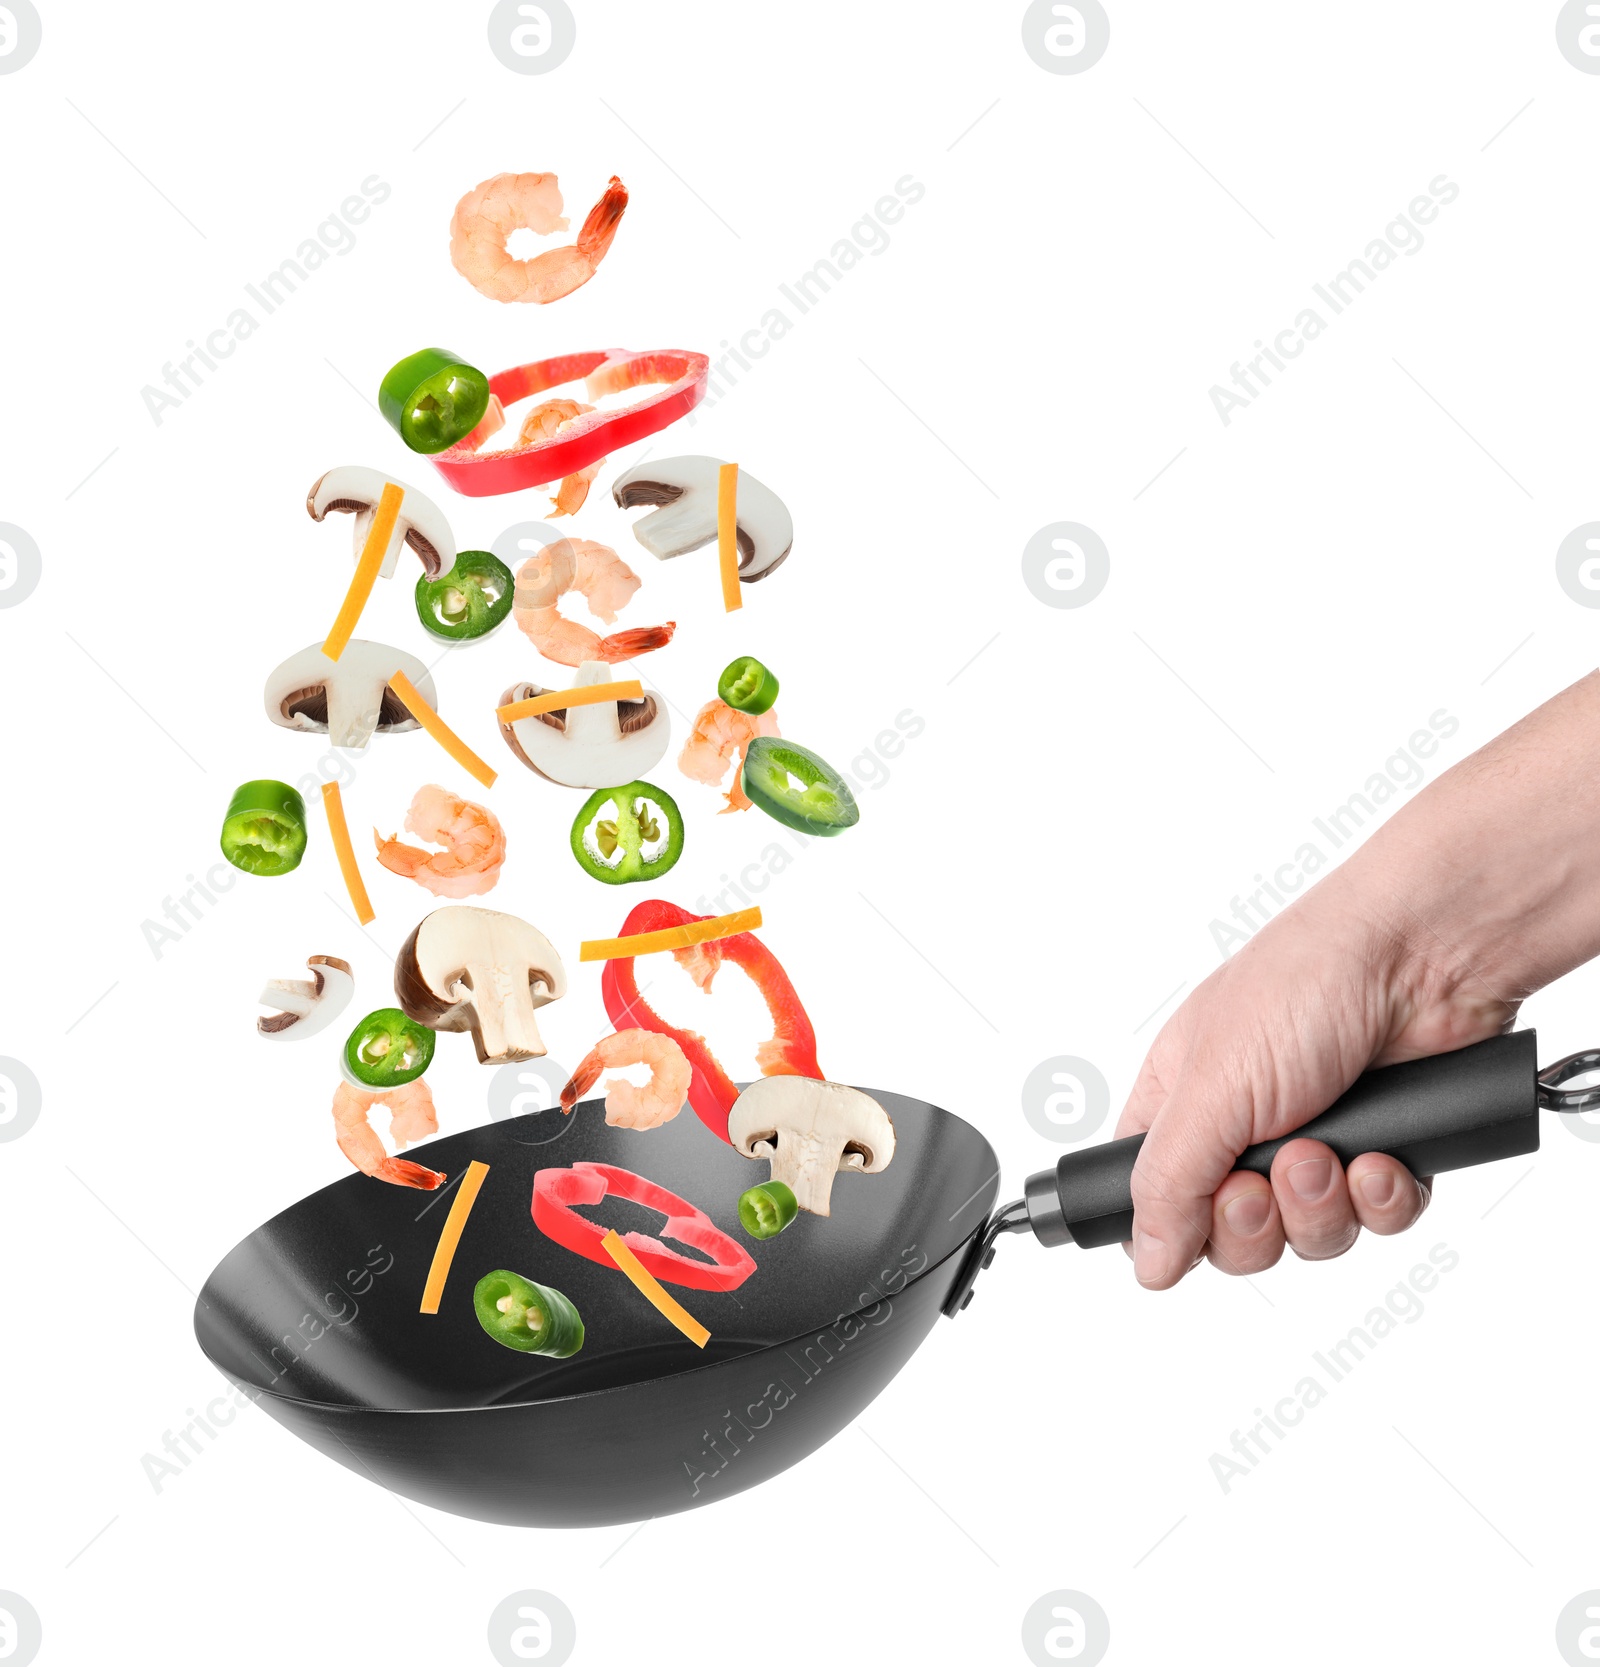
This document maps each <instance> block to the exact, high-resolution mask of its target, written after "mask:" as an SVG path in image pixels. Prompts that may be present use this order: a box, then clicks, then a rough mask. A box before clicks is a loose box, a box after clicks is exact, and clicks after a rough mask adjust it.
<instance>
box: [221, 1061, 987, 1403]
mask: <svg viewBox="0 0 1600 1667" xmlns="http://www.w3.org/2000/svg"><path fill="white" fill-rule="evenodd" d="M865 1092H867V1093H869V1094H871V1095H872V1096H873V1098H874V1099H876V1100H877V1101H878V1102H879V1103H880V1104H881V1105H882V1106H883V1108H884V1109H885V1111H887V1112H888V1114H889V1116H890V1117H891V1118H892V1119H893V1121H894V1125H895V1137H896V1148H895V1156H894V1160H893V1162H892V1163H890V1165H889V1167H888V1168H887V1169H886V1170H884V1171H883V1172H882V1173H880V1174H877V1175H856V1174H849V1173H843V1174H840V1175H839V1176H838V1177H837V1179H836V1180H835V1183H834V1187H833V1198H832V1214H831V1215H830V1216H828V1217H827V1218H826V1219H824V1218H821V1217H816V1216H810V1215H806V1214H804V1213H802V1215H801V1216H800V1218H799V1219H798V1220H797V1221H796V1222H795V1223H794V1224H793V1225H792V1226H791V1227H790V1228H788V1229H787V1230H786V1231H785V1232H784V1233H782V1234H780V1235H779V1236H778V1237H777V1238H775V1239H769V1240H765V1241H756V1240H752V1239H750V1238H749V1237H748V1236H747V1235H746V1234H745V1233H744V1231H743V1229H742V1228H741V1227H740V1225H739V1219H738V1212H737V1209H736V1203H737V1200H738V1197H739V1195H740V1194H741V1193H742V1192H744V1191H745V1190H746V1189H747V1188H749V1187H751V1186H753V1185H755V1184H756V1182H758V1181H761V1180H764V1179H766V1176H767V1164H766V1163H765V1162H764V1161H760V1160H751V1159H748V1158H743V1157H740V1156H739V1154H738V1153H737V1152H735V1151H734V1150H733V1148H732V1147H731V1146H728V1145H727V1144H725V1143H724V1142H723V1141H721V1140H718V1139H717V1138H716V1137H715V1136H714V1135H712V1134H711V1133H710V1131H709V1130H707V1129H706V1128H705V1127H704V1126H703V1125H702V1124H701V1122H700V1120H699V1119H698V1118H697V1117H696V1116H695V1115H694V1113H693V1112H692V1111H691V1110H689V1109H687V1108H686V1109H684V1110H683V1111H681V1112H680V1113H679V1114H678V1116H677V1117H676V1118H674V1119H673V1121H672V1122H670V1123H668V1124H666V1125H665V1126H664V1127H662V1128H659V1129H652V1130H648V1131H643V1132H640V1131H634V1130H629V1129H614V1128H611V1127H609V1126H608V1125H607V1124H606V1122H605V1120H604V1109H603V1104H602V1102H600V1101H598V1100H592V1101H586V1102H585V1103H584V1104H582V1105H580V1106H579V1107H578V1108H577V1109H576V1110H575V1111H574V1112H573V1114H572V1115H571V1116H570V1117H563V1116H562V1114H561V1112H560V1111H559V1109H557V1110H551V1111H543V1112H535V1113H531V1114H529V1115H528V1116H525V1117H518V1118H510V1119H507V1120H505V1121H502V1122H496V1123H489V1124H485V1125H484V1126H482V1127H481V1128H477V1129H471V1130H468V1131H467V1132H466V1133H464V1134H459V1135H452V1136H450V1137H449V1138H447V1139H443V1140H434V1141H430V1142H426V1143H424V1144H423V1145H422V1146H419V1147H414V1148H408V1149H407V1152H406V1156H408V1157H415V1158H416V1159H417V1161H419V1162H421V1163H425V1164H427V1165H429V1166H430V1167H432V1168H435V1169H440V1170H444V1171H445V1172H446V1173H447V1174H448V1175H449V1176H450V1180H451V1182H452V1183H454V1182H455V1181H457V1179H458V1178H459V1176H460V1175H461V1174H462V1172H463V1171H464V1170H465V1168H466V1166H467V1164H468V1163H469V1162H470V1161H471V1160H473V1159H477V1160H479V1161H481V1162H483V1163H487V1164H488V1165H489V1174H488V1176H487V1177H486V1178H485V1180H484V1183H483V1187H482V1190H481V1191H480V1193H479V1195H478V1199H477V1202H476V1204H475V1205H474V1207H473V1209H472V1213H471V1215H470V1216H469V1218H468V1220H467V1224H466V1229H465V1231H464V1232H463V1234H462V1237H461V1242H460V1245H459V1247H458V1249H457V1251H456V1254H455V1259H454V1262H453V1263H452V1266H451V1271H450V1277H449V1282H448V1284H447V1285H446V1287H445V1293H444V1300H443V1302H442V1303H441V1304H440V1310H439V1312H438V1314H436V1315H424V1314H422V1313H420V1312H419V1305H420V1301H421V1294H422V1288H423V1284H424V1281H425V1280H426V1278H427V1273H428V1268H429V1265H430V1263H431V1261H432V1259H433V1253H434V1248H435V1246H436V1245H437V1243H438V1239H439V1233H440V1231H441V1229H442V1228H443V1226H444V1222H445V1218H446V1216H447V1214H448V1212H449V1210H450V1207H451V1201H452V1200H453V1198H454V1196H455V1188H454V1186H453V1185H452V1186H450V1187H448V1188H441V1189H440V1190H439V1191H438V1192H435V1193H425V1192H418V1191H414V1190H411V1189H409V1188H402V1187H395V1186H390V1185H388V1184H386V1183H384V1182H381V1181H375V1180H373V1179H371V1178H370V1177H368V1176H365V1175H358V1174H351V1175H349V1176H346V1177H345V1178H344V1179H343V1180H340V1181H337V1182H335V1183H334V1184H333V1185H332V1186H328V1187H324V1188H323V1189H322V1190H321V1191H320V1192H316V1193H313V1194H311V1196H310V1197H308V1198H304V1199H302V1200H301V1201H300V1202H299V1203H298V1204H295V1205H293V1206H292V1207H291V1208H289V1209H287V1210H285V1211H284V1212H283V1213H282V1214H281V1215H278V1216H275V1217H274V1218H273V1219H272V1220H271V1221H269V1222H266V1223H265V1224H264V1225H263V1226H261V1227H259V1228H257V1229H256V1231H255V1232H254V1233H252V1234H251V1235H250V1236H249V1238H247V1239H245V1240H244V1241H243V1242H242V1243H240V1244H239V1245H237V1246H236V1247H235V1248H234V1249H233V1250H232V1251H231V1252H230V1253H229V1254H228V1256H227V1257H226V1258H225V1259H224V1260H223V1261H222V1262H221V1263H220V1264H219V1266H218V1267H217V1268H216V1270H215V1271H214V1272H213V1273H212V1275H211V1277H210V1279H209V1280H208V1281H207V1282H206V1285H205V1288H204V1290H202V1292H201V1293H200V1299H199V1302H198V1304H197V1306H196V1310H195V1328H196V1332H197V1334H198V1335H199V1338H200V1342H201V1345H202V1346H203V1347H204V1349H205V1351H206V1353H207V1354H208V1355H209V1356H210V1357H211V1359H212V1360H213V1361H215V1363H216V1364H217V1365H218V1366H220V1367H221V1368H222V1369H223V1370H224V1371H225V1372H227V1373H228V1374H229V1375H230V1376H231V1377H233V1378H235V1379H236V1380H238V1381H240V1382H242V1383H245V1384H247V1385H250V1386H253V1387H255V1388H257V1389H261V1390H265V1391H268V1392H270V1393H272V1394H274V1395H278V1396H283V1397H286V1398H289V1399H292V1400H300V1401H310V1402H316V1403H321V1404H323V1405H326V1406H335V1407H339V1406H342V1407H354V1408H367V1409H372V1408H376V1409H387V1410H394V1411H421V1410H427V1409H441V1408H452V1407H458V1408H471V1407H487V1406H500V1405H506V1404H509V1403H517V1402H528V1401H542V1400H550V1399H554V1398H558V1397H562V1396H568V1395H577V1394H584V1393H588V1392H591V1391H595V1390H603V1389H611V1388H615V1387H617V1386H619V1385H621V1384H627V1383H636V1382H640V1381H644V1380H648V1379H656V1378H663V1377H669V1376H672V1375H674V1374H677V1373H682V1372H688V1371H694V1370H696V1369H699V1368H703V1367H707V1366H710V1365H714V1364H716V1363H718V1362H720V1361H725V1360H729V1359H733V1358H735V1357H737V1356H739V1355H743V1354H750V1353H753V1352H755V1351H758V1350H761V1349H764V1348H770V1347H774V1346H777V1345H780V1344H783V1343H786V1342H788V1341H789V1340H791V1339H793V1338H796V1337H799V1336H800V1335H801V1334H802V1333H805V1332H807V1331H810V1330H812V1329H814V1328H820V1327H824V1326H829V1325H832V1324H834V1323H835V1322H836V1321H837V1320H839V1319H840V1318H841V1317H842V1316H844V1315H847V1314H854V1313H858V1312H860V1311H862V1310H864V1309H867V1310H870V1309H872V1308H874V1307H875V1305H877V1304H879V1303H881V1302H884V1301H886V1300H892V1298H893V1297H894V1296H895V1295H896V1294H897V1293H898V1292H899V1291H901V1290H903V1289H904V1288H905V1287H906V1285H907V1284H908V1283H909V1282H910V1281H911V1280H913V1279H915V1278H917V1277H918V1276H920V1275H921V1274H922V1273H923V1272H925V1271H926V1270H928V1269H931V1268H933V1267H936V1266H937V1265H938V1264H939V1263H941V1262H943V1261H944V1260H945V1259H946V1258H947V1257H948V1256H950V1254H951V1253H952V1252H953V1251H955V1250H957V1249H958V1248H959V1247H961V1246H962V1245H963V1244H964V1243H965V1242H966V1241H967V1240H968V1239H969V1238H970V1237H971V1236H972V1234H973V1233H975V1232H976V1231H977V1229H978V1228H979V1227H980V1226H981V1225H982V1223H983V1221H984V1219H985V1217H986V1216H987V1214H988V1211H989V1209H990V1207H991V1206H992V1204H993V1201H994V1195H995V1188H996V1185H997V1182H998V1169H999V1165H998V1163H997V1161H996V1159H995V1155H994V1152H993V1150H992V1149H991V1148H990V1146H989V1143H988V1142H987V1141H986V1140H985V1139H984V1138H983V1136H982V1135H980V1134H979V1133H978V1131H977V1130H976V1129H974V1128H972V1127H971V1126H970V1125H969V1124H967V1123H965V1122H963V1121H962V1120H961V1119H960V1118H959V1117H955V1116H953V1115H951V1114H950V1113H949V1112H946V1111H941V1110H940V1109H939V1108H938V1107H936V1106H930V1105H927V1104H924V1103H923V1102H921V1101H918V1100H910V1099H906V1098H904V1097H903V1096H901V1095H897V1094H888V1093H884V1092H882V1091H880V1090H876V1089H867V1090H865ZM581 1161H590V1162H598V1163H608V1164H614V1165H616V1166H618V1167H620V1168H623V1169H629V1170H632V1171H634V1172H635V1173H636V1174H639V1175H643V1176H646V1177H648V1178H649V1179H650V1180H652V1181H655V1182H657V1183H658V1184H660V1185H662V1186H665V1187H667V1188H669V1189H670V1190H671V1191H673V1192H675V1193H677V1194H678V1195H679V1196H680V1197H681V1198H684V1199H686V1200H688V1201H689V1202H690V1203H693V1204H696V1205H698V1206H699V1207H700V1208H701V1209H702V1210H704V1211H705V1212H706V1214H707V1215H709V1216H710V1217H711V1218H712V1220H713V1221H714V1222H715V1223H716V1224H717V1225H718V1226H719V1227H720V1228H721V1229H722V1230H723V1231H724V1232H726V1233H728V1234H729V1235H730V1236H731V1237H733V1238H734V1239H735V1240H736V1241H737V1242H739V1243H740V1244H742V1245H743V1246H744V1247H745V1248H746V1249H747V1250H749V1252H750V1253H751V1255H752V1256H753V1257H754V1259H755V1261H756V1264H757V1271H756V1272H755V1273H754V1274H752V1275H751V1276H750V1278H749V1279H748V1280H746V1281H745V1283H744V1284H743V1285H741V1286H740V1287H739V1288H738V1289H737V1290H735V1291H730V1292H720V1293H719V1292H711V1291H700V1290H694V1289H690V1288H686V1287H682V1286H672V1287H670V1289H671V1291H672V1294H673V1295H674V1296H675V1297H676V1298H677V1299H678V1300H679V1301H680V1302H681V1303H682V1304H683V1305H684V1307H686V1308H687V1309H688V1310H689V1312H690V1313H692V1314H693V1315H694V1316H695V1318H696V1319H698V1320H700V1321H701V1322H702V1323H703V1324H704V1325H705V1326H707V1327H708V1328H709V1330H710V1331H711V1334H712V1335H711V1341H710V1342H709V1343H708V1344H707V1346H706V1348H705V1349H704V1350H701V1349H697V1348H695V1347H694V1345H693V1344H691V1343H690V1342H689V1341H688V1340H687V1339H686V1338H684V1337H682V1336H681V1335H680V1334H679V1333H678V1332H677V1331H676V1330H675V1329H674V1328H673V1327H672V1326H671V1325H670V1324H669V1323H668V1322H667V1321H666V1320H665V1319H663V1318H662V1317H661V1316H660V1315H659V1314H657V1312H656V1311H655V1309H654V1308H652V1307H651V1306H650V1305H649V1304H648V1303H647V1302H646V1301H645V1299H644V1298H643V1297H642V1296H641V1295H640V1294H639V1293H638V1292H637V1291H636V1290H635V1289H634V1288H633V1286H632V1285H631V1284H629V1283H628V1281H627V1280H626V1279H625V1278H624V1277H623V1275H622V1274H621V1273H619V1272H618V1271H617V1270H615V1269H614V1268H612V1267H610V1266H609V1265H607V1266H604V1267H602V1266H601V1265H599V1264H598V1263H595V1262H591V1261H589V1260H588V1259H587V1258H585V1257H582V1256H579V1255H577V1254H575V1253H574V1252H572V1251H569V1250H566V1249H563V1248H562V1247H561V1246H560V1245H557V1244H555V1243H553V1242H552V1241H550V1240H549V1239H547V1238H546V1237H545V1236H544V1234H543V1233H541V1232H540V1231H539V1229H538V1228H537V1227H536V1226H535V1225H534V1223H533V1218H532V1215H531V1211H530V1205H531V1199H532V1193H533V1177H534V1174H535V1173H536V1171H537V1170H539V1169H541V1168H545V1167H557V1168H565V1167H567V1166H568V1165H570V1164H573V1163H576V1162H581ZM582 1213H583V1214H585V1215H589V1216H591V1217H593V1218H594V1219H596V1220H598V1221H600V1222H602V1223H603V1224H604V1225H606V1226H613V1227H615V1228H616V1229H617V1230H618V1232H620V1233H623V1234H626V1233H627V1232H629V1231H630V1230H633V1231H637V1232H640V1233H645V1234H650V1235H655V1234H656V1233H658V1231H659V1229H660V1227H661V1225H662V1222H661V1217H660V1216H659V1215H658V1214H656V1212H654V1211H652V1210H646V1209H644V1208H643V1207H642V1206H639V1205H636V1204H631V1203H629V1202H628V1201H626V1200H621V1199H614V1198H609V1197H608V1198H607V1199H605V1200H604V1201H603V1202H602V1203H601V1204H600V1205H598V1206H596V1207H595V1208H594V1209H592V1210H585V1211H583V1212H582ZM671 1248H674V1249H679V1250H680V1251H681V1252H682V1253H683V1254H686V1255H689V1256H691V1258H695V1259H698V1253H696V1252H694V1251H692V1250H689V1249H687V1248H686V1247H681V1246H677V1245H673V1246H672V1247H671ZM495 1268H509V1269H512V1270H513V1271H515V1272H517V1273H520V1274H523V1275H525V1276H526V1277H527V1278H529V1279H532V1280H535V1281H537V1282H539V1283H540V1284H545V1285H553V1286H555V1287H556V1288H557V1289H558V1290H561V1291H563V1292H565V1293H566V1295H567V1296H568V1297H569V1298H570V1299H571V1300H572V1301H573V1302H574V1303H575V1304H576V1305H577V1308H578V1311H579V1313H580V1314H581V1315H582V1316H583V1321H584V1327H585V1339H584V1345H583V1348H582V1350H581V1351H580V1352H579V1353H578V1354H576V1355H574V1356H573V1357H571V1358H570V1359H568V1360H552V1359H546V1358H544V1357H541V1356H537V1355H524V1354H519V1353H517V1352H516V1351H515V1350H512V1349H508V1348H506V1347H504V1346H503V1345H501V1344H498V1343H496V1342H494V1341H493V1340H492V1339H491V1338H490V1337H488V1336H487V1335H486V1334H485V1332H484V1331H483V1330H482V1328H481V1327H480V1326H479V1324H478V1321H477V1318H476V1316H475V1315H474V1312H473V1307H472V1288H473V1286H474V1284H475V1283H476V1282H477V1280H478V1279H479V1278H481V1277H482V1276H483V1275H484V1274H486V1273H488V1272H490V1271H491V1270H493V1269H495Z"/></svg>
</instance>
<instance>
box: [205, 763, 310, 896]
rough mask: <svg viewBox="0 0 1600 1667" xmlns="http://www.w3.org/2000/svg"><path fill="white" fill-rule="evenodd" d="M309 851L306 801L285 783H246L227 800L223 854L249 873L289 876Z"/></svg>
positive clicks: (223, 822)
mask: <svg viewBox="0 0 1600 1667" xmlns="http://www.w3.org/2000/svg"><path fill="white" fill-rule="evenodd" d="M305 850H306V802H305V800H304V799H302V798H301V797H300V795H299V794H298V793H296V792H295V790H294V789H293V788H292V787H291V786H290V785H289V784H288V783H287V782H284V781H247V782H245V784H244V785H243V786H242V787H240V788H238V789H236V790H235V792H234V795H233V797H232V798H231V799H229V801H228V814H227V815H226V816H225V817H224V818H223V819H222V854H223V856H225V857H226V858H227V859H228V861H229V862H231V863H232V864H233V866H234V867H235V868H242V869H243V870H244V872H245V873H246V874H261V875H264V876H271V875H275V874H287V873H288V872H289V870H290V869H292V868H298V867H299V866H300V859H301V857H303V856H304V855H305Z"/></svg>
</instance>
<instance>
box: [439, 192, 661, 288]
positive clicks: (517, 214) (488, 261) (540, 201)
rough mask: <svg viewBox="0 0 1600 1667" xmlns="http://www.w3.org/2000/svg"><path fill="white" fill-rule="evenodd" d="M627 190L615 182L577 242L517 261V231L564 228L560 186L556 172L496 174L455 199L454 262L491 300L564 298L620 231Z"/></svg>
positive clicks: (592, 270) (544, 232)
mask: <svg viewBox="0 0 1600 1667" xmlns="http://www.w3.org/2000/svg"><path fill="white" fill-rule="evenodd" d="M627 206H628V190H627V187H626V186H625V185H624V184H623V183H622V181H621V180H620V179H618V178H617V176H616V175H615V174H613V175H612V176H611V183H610V184H609V185H607V187H606V189H605V195H604V196H602V197H601V199H600V201H599V202H597V203H596V204H595V205H594V207H593V208H592V209H590V210H589V217H588V219H587V220H585V221H584V223H583V227H582V229H581V230H580V231H579V233H578V241H577V242H576V243H575V244H570V243H569V244H567V245H565V246H564V247H563V248H560V249H546V250H544V252H543V253H542V254H538V255H535V256H534V257H533V259H532V260H516V259H514V258H513V257H512V254H511V251H510V250H509V249H508V248H507V247H506V242H507V239H508V238H509V237H510V236H511V234H512V233H513V232H515V231H521V230H523V229H526V230H528V231H533V232H538V233H539V234H540V235H541V236H548V235H549V234H550V233H551V232H558V231H562V232H564V231H565V230H566V229H567V225H568V221H567V220H566V219H565V218H564V217H563V216H562V213H561V209H562V201H561V187H560V185H559V184H558V183H557V180H556V176H555V175H554V174H496V175H495V176H494V178H493V179H486V180H484V182H483V183H482V184H481V185H476V186H474V187H473V188H472V190H470V191H469V192H468V193H467V194H466V196H464V197H463V198H462V199H461V201H460V202H459V203H457V204H456V211H455V215H454V217H453V218H452V219H451V221H450V264H451V265H452V266H454V267H455V269H456V271H457V272H459V273H460V274H461V276H462V277H463V278H465V279H466V280H467V282H468V283H469V284H471V285H472V287H473V288H474V289H475V290H477V292H478V293H479V294H480V295H487V296H488V297H489V299H490V300H491V301H537V302H540V303H541V304H542V303H546V302H550V301H559V300H560V299H561V297H562V296H563V295H570V294H571V293H572V292H573V290H575V289H578V288H580V287H581V286H582V285H584V284H586V283H588V281H589V280H590V279H591V278H592V277H593V276H594V275H595V270H596V268H598V266H599V265H600V262H601V261H603V260H604V259H605V257H606V251H607V250H608V249H609V248H610V247H611V240H612V238H614V237H615V236H616V235H617V227H618V225H619V224H620V223H621V220H622V211H623V210H624V209H625V208H626V207H627Z"/></svg>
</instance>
